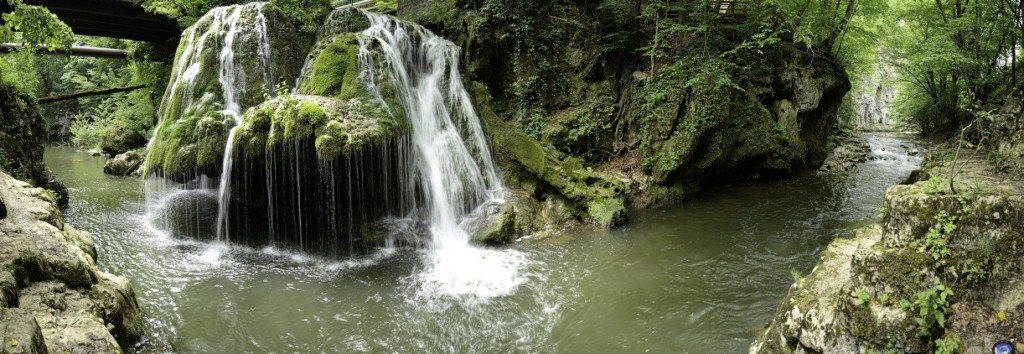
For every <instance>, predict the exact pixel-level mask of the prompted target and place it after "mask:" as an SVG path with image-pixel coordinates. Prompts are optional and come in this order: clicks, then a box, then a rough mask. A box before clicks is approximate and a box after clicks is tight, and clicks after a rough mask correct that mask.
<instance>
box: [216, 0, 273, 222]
mask: <svg viewBox="0 0 1024 354" xmlns="http://www.w3.org/2000/svg"><path fill="white" fill-rule="evenodd" d="M265 4H266V3H255V5H254V6H257V11H256V22H255V29H254V31H255V33H257V38H258V40H257V43H258V46H259V49H258V51H257V53H258V54H259V60H260V64H261V67H262V69H263V83H264V86H266V88H267V90H268V91H269V92H268V96H270V97H273V95H274V82H275V80H274V77H273V66H272V65H271V63H272V57H271V54H270V38H269V36H267V19H266V17H265V16H263V6H264V5H265ZM223 9H228V8H223ZM241 10H242V7H241V6H235V7H234V10H233V11H232V13H231V16H230V17H229V18H228V20H227V23H226V26H227V34H226V35H225V36H224V46H223V47H222V48H221V51H220V55H219V56H218V58H219V60H220V61H219V64H220V67H219V68H218V69H219V70H218V71H217V73H218V79H219V81H220V84H221V87H222V88H223V90H224V109H223V110H222V111H221V113H223V114H224V115H226V116H228V117H231V118H232V119H234V121H235V126H234V127H232V128H231V131H230V132H228V139H227V144H226V145H225V146H224V161H223V163H221V166H223V170H222V171H221V179H220V187H219V188H218V190H217V196H218V197H217V200H218V201H219V203H218V208H217V240H220V241H230V235H231V234H230V228H229V223H228V221H227V215H228V212H229V210H230V209H229V207H230V206H231V172H232V167H233V165H234V150H235V134H237V133H238V129H239V128H240V127H241V126H242V108H241V107H240V106H239V104H238V98H237V93H238V92H239V91H241V90H244V89H245V87H244V85H245V80H244V79H241V80H240V79H238V74H239V72H238V71H236V70H235V39H236V38H237V37H238V33H239V31H238V19H239V18H240V15H241ZM211 28H213V27H211Z"/></svg>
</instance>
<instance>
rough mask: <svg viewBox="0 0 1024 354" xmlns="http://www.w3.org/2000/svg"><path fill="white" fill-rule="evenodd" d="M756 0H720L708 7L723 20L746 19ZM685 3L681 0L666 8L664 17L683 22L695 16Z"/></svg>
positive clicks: (708, 9) (709, 10)
mask: <svg viewBox="0 0 1024 354" xmlns="http://www.w3.org/2000/svg"><path fill="white" fill-rule="evenodd" d="M755 1H757V0H719V1H718V2H717V5H716V4H715V3H712V5H711V6H709V7H708V8H707V11H708V12H710V13H714V14H715V15H717V17H718V18H719V19H721V20H744V19H746V18H747V16H748V15H750V14H751V13H752V12H753V11H754V10H753V8H752V6H751V5H752V3H754V2H755ZM684 3H685V2H683V1H681V2H680V3H679V4H676V6H670V7H669V8H668V9H666V10H665V13H664V17H665V18H666V19H669V20H675V21H677V22H683V21H684V20H686V19H687V18H690V17H693V16H695V15H694V14H692V13H689V11H690V10H688V9H687V8H686V6H685V5H684ZM697 16H699V15H697Z"/></svg>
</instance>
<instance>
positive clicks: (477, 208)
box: [147, 3, 525, 303]
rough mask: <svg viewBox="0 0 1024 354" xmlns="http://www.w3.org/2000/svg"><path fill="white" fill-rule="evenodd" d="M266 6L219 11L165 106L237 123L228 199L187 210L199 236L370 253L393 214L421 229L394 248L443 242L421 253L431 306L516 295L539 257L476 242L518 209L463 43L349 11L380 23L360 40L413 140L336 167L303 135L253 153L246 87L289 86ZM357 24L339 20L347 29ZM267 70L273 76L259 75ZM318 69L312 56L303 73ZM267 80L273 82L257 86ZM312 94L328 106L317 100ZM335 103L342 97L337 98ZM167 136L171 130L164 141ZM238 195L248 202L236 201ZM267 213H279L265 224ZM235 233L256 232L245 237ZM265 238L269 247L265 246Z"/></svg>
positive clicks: (194, 177)
mask: <svg viewBox="0 0 1024 354" xmlns="http://www.w3.org/2000/svg"><path fill="white" fill-rule="evenodd" d="M264 4H265V3H252V4H246V5H234V6H227V7H220V8H216V9H214V10H212V11H210V12H209V13H208V14H207V15H205V16H204V17H203V18H201V19H200V20H199V21H197V25H196V26H194V27H192V28H190V29H189V30H188V31H186V33H185V36H184V37H183V40H185V42H184V43H185V44H184V45H183V47H182V49H181V52H180V54H179V57H178V61H177V62H176V64H175V71H174V72H173V73H172V82H171V84H170V88H169V89H168V94H167V97H165V99H164V106H162V107H161V120H162V119H163V117H178V123H187V120H188V119H194V117H197V116H199V117H202V118H201V119H200V120H201V121H204V122H205V121H207V120H210V119H214V120H216V119H218V118H216V117H218V116H217V115H210V112H219V113H220V116H222V118H220V120H223V123H224V126H230V127H231V129H230V130H229V131H228V132H227V134H226V135H227V136H226V141H225V146H224V149H223V150H222V151H223V156H222V160H221V161H222V163H221V164H220V168H221V170H220V180H219V183H218V185H217V187H216V192H215V193H214V192H213V190H212V189H207V190H206V191H200V192H199V193H198V194H200V195H201V196H202V198H198V199H195V200H196V201H195V207H194V209H189V210H188V211H187V212H188V213H189V215H188V216H186V217H185V218H186V219H188V220H186V221H187V222H186V223H187V225H186V227H187V228H191V229H192V230H191V231H195V234H196V235H199V234H201V233H202V232H201V230H199V229H200V225H202V226H203V227H210V226H212V227H211V230H208V231H206V233H207V234H208V233H210V232H215V236H216V239H217V240H218V241H224V242H242V243H248V244H250V245H253V244H254V243H255V245H259V246H264V245H268V242H269V245H271V246H273V245H275V244H276V243H278V242H279V241H280V243H281V245H284V246H296V248H297V249H299V250H302V251H313V252H322V253H327V254H345V253H346V252H347V254H348V255H355V254H356V251H357V249H356V248H357V247H363V246H360V245H357V243H359V242H366V241H365V237H372V236H373V235H370V234H367V230H369V228H372V227H376V226H374V223H375V222H376V221H378V220H379V219H380V218H382V217H383V218H385V219H387V220H384V221H382V223H384V224H388V222H389V221H388V220H394V221H398V224H401V223H405V222H406V221H411V222H410V223H408V224H406V225H399V226H398V227H399V228H400V229H401V230H398V231H395V233H394V234H391V235H390V237H386V238H385V239H384V240H383V241H384V242H385V243H386V244H388V245H391V244H394V243H395V242H403V241H405V240H412V241H413V242H415V243H414V244H419V243H418V242H416V241H417V240H419V239H420V237H417V236H426V237H424V238H427V239H429V241H428V242H427V245H429V246H428V247H426V248H425V249H423V250H421V252H420V254H422V255H423V257H424V263H425V264H426V267H425V268H426V269H424V270H423V271H419V272H416V274H415V275H413V276H411V277H409V278H407V279H406V281H405V283H406V284H410V285H411V286H412V287H413V290H414V291H413V292H412V293H415V294H417V295H416V296H420V297H423V298H424V299H427V300H436V299H440V298H453V297H454V298H459V299H466V298H469V299H483V300H486V299H489V298H491V297H495V296H501V295H505V294H510V293H511V292H513V291H514V290H515V288H516V287H517V286H518V285H519V284H520V283H522V278H521V277H520V275H519V274H518V270H519V269H520V268H522V266H523V265H524V263H525V259H524V256H523V255H522V254H521V253H519V252H517V251H513V250H503V251H497V250H487V249H481V248H477V247H473V246H471V245H470V235H471V232H473V230H474V228H475V227H479V225H480V223H479V221H480V220H482V219H483V218H484V217H485V215H484V214H486V210H489V209H492V208H490V206H492V205H494V204H499V203H503V202H504V201H503V200H502V197H503V195H502V194H503V189H504V187H503V186H502V184H501V181H500V179H499V178H498V175H497V172H496V168H495V166H494V162H493V160H492V158H491V152H490V149H489V147H488V146H487V143H486V139H485V137H484V134H483V130H482V127H481V124H480V120H479V117H478V116H477V114H476V111H475V109H474V108H473V105H472V102H471V100H470V97H469V94H468V93H467V92H466V90H465V87H464V86H463V81H462V77H461V75H460V73H459V58H460V54H461V53H460V49H459V47H458V46H456V45H454V44H453V43H451V42H448V41H446V40H444V39H442V38H440V37H438V36H436V35H434V34H433V33H431V32H430V31H429V30H426V29H425V28H423V27H421V26H418V25H415V24H412V23H405V22H402V21H400V20H398V19H396V18H394V17H391V16H387V15H382V14H376V13H370V12H361V11H359V12H357V11H354V10H348V11H349V12H348V14H347V15H345V16H349V15H362V16H365V17H366V18H367V19H368V20H369V26H368V27H367V28H365V29H364V30H362V31H361V32H359V33H357V34H356V36H355V38H356V39H357V40H358V42H359V52H358V66H359V78H360V80H361V81H362V83H364V84H365V88H366V91H365V92H366V93H368V98H369V101H377V102H376V103H379V104H380V108H382V109H383V110H384V111H386V112H387V114H396V113H399V112H393V110H392V108H393V107H392V106H389V105H388V104H387V103H386V102H394V101H386V100H385V97H383V95H382V92H386V93H387V94H388V96H387V100H395V101H397V103H398V104H400V105H401V106H402V109H401V113H404V115H403V117H402V118H404V119H405V122H406V124H405V126H406V127H408V129H407V130H406V131H405V133H404V135H402V136H398V137H394V138H387V139H385V140H382V141H379V142H375V143H371V144H367V145H364V146H362V147H360V148H359V149H355V150H352V151H349V152H347V153H346V154H344V155H342V156H340V157H338V158H337V159H332V160H319V161H316V162H314V160H313V159H312V158H315V157H313V155H311V154H312V153H316V151H315V150H314V149H313V146H312V145H311V144H310V143H311V141H298V140H296V141H290V142H288V143H287V144H283V145H278V146H276V147H273V148H271V145H269V144H268V145H266V147H265V149H266V150H264V151H260V152H259V153H262V156H260V155H259V154H257V153H256V152H254V151H247V149H248V148H247V147H243V148H240V149H237V150H236V149H235V140H236V135H240V134H242V133H241V132H240V131H241V128H242V127H243V126H244V125H245V124H243V123H244V122H243V121H242V116H243V114H242V113H243V112H244V110H245V109H247V108H249V107H248V106H250V105H253V104H254V103H253V102H252V99H251V96H252V92H250V91H252V90H251V89H250V90H248V91H247V90H246V86H247V85H249V86H252V85H259V84H261V83H262V84H264V85H265V87H266V89H267V90H266V91H267V96H271V97H272V96H273V95H274V93H275V92H274V89H273V88H274V83H275V82H277V81H276V77H275V74H274V72H273V68H274V66H273V63H272V62H273V60H272V59H273V58H272V57H271V53H272V51H271V48H270V45H269V38H268V37H269V36H268V34H267V31H268V26H267V20H266V18H265V17H264V13H263V6H264ZM332 18H334V17H333V15H332ZM346 18H347V17H345V18H343V17H340V16H339V17H338V18H336V19H335V20H341V22H338V23H344V19H346ZM331 21H332V20H330V19H329V20H328V22H329V24H328V26H325V28H328V27H329V26H330V22H331ZM353 23H358V22H353ZM199 28H202V29H199ZM331 31H332V30H329V29H328V30H325V32H324V36H325V38H327V39H325V40H329V38H332V36H333V35H336V34H333V35H332V34H331V33H330V32H331ZM278 49H279V48H275V49H274V50H275V51H276V50H278ZM275 53H276V52H275ZM204 58H205V59H204ZM312 58H316V56H313V57H312ZM254 59H256V60H258V62H255V63H254ZM204 65H205V67H204ZM254 65H255V66H257V67H256V69H257V70H262V72H259V71H253V70H250V69H251V68H253V67H254ZM310 65H311V62H310V61H309V59H307V62H306V63H305V66H304V68H303V71H304V72H305V71H306V70H307V69H308V68H309V67H310ZM247 74H248V75H249V76H250V77H249V78H247V77H246V75H247ZM261 74H262V79H263V80H262V82H261V81H260V80H259V79H256V80H252V79H253V78H256V76H258V75H261ZM211 76H212V79H214V80H215V82H216V83H217V85H216V86H215V88H214V89H213V90H212V91H201V90H210V87H211V86H210V85H209V84H197V81H203V80H206V81H204V82H209V78H211ZM299 77H300V78H299V80H298V81H297V82H296V86H297V87H302V84H303V82H302V80H303V78H304V77H305V75H300V76H299ZM247 83H248V84H247ZM382 87H387V90H384V89H382ZM293 93H295V94H297V92H293ZM299 99H303V100H317V98H315V97H312V96H306V97H300V98H299ZM321 99H324V100H328V101H325V102H329V100H330V99H333V98H326V97H321ZM357 99H358V98H357ZM360 104H374V102H363V103H360ZM211 117H213V118H211ZM218 121H219V120H218ZM214 123H216V121H215V122H214ZM187 124H195V123H187ZM169 126H173V124H169ZM164 128H166V127H164ZM158 129H159V128H158ZM156 135H159V130H158V131H157V134H155V136H154V140H155V139H156ZM388 139H390V140H388ZM218 145H219V143H218ZM236 155H237V156H236ZM253 157H257V158H256V159H253ZM236 159H237V161H236ZM236 169H237V170H238V171H235V170H236ZM207 172H209V171H208V170H203V171H192V172H189V173H186V174H185V175H184V176H180V175H179V176H177V177H176V178H177V179H176V180H179V181H192V182H183V183H186V185H185V186H184V188H186V189H194V188H211V187H212V186H209V184H208V183H209V181H211V180H208V179H206V178H205V177H203V175H204V174H205V173H207ZM336 175H337V176H336ZM155 181H156V180H155ZM195 181H201V182H202V183H198V182H195ZM147 183H148V182H147ZM232 183H235V186H232ZM158 186H159V187H160V188H165V189H167V187H174V188H175V189H177V188H178V187H175V186H172V185H170V184H160V185H158ZM233 187H234V189H235V190H233ZM158 192H160V194H162V195H179V196H180V195H183V194H185V193H177V194H176V193H167V192H168V191H167V190H159V191H158ZM149 193H150V191H149V188H148V187H147V194H149ZM233 194H234V197H235V198H244V199H245V201H246V203H243V204H239V205H237V206H234V207H233V206H232V196H233ZM203 198H205V199H203ZM147 199H149V200H159V199H158V198H150V197H147ZM213 200H216V208H217V213H216V220H215V221H214V220H209V218H212V216H213V215H209V214H207V213H203V212H200V203H203V205H204V206H205V205H211V204H212V203H213ZM239 200H242V199H239ZM261 208H262V209H261ZM233 209H237V210H233ZM162 210H163V211H167V210H169V209H167V208H163V209H162ZM204 210H209V209H204ZM156 212H161V210H156ZM253 213H256V214H253ZM165 214H167V213H165ZM210 214H212V213H210ZM253 215H266V216H267V217H266V220H253V219H252V216H253ZM164 217H165V218H168V216H166V215H165V216H164ZM170 217H171V218H173V217H174V216H170ZM403 217H404V218H403ZM240 218H241V219H240ZM179 219H180V216H179ZM235 222H241V223H239V224H233V223H235ZM211 224H213V225H211ZM168 226H170V225H168ZM420 226H425V227H422V228H421V227H420ZM386 227H387V226H385V228H386ZM173 228H174V227H168V228H167V229H173ZM369 232H373V231H369ZM172 233H174V232H173V231H172ZM233 233H239V234H245V235H246V237H243V238H240V239H239V240H232V234H233ZM261 235H263V236H261ZM296 236H297V237H296ZM261 237H266V238H264V239H263V240H266V241H267V242H262V241H260V238H261ZM363 244H364V245H365V244H372V242H368V243H363ZM470 303H473V301H470Z"/></svg>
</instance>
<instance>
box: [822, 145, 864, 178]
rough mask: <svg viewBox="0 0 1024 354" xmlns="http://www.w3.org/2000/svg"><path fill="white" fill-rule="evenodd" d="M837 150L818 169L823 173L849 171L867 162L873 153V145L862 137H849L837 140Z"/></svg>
mask: <svg viewBox="0 0 1024 354" xmlns="http://www.w3.org/2000/svg"><path fill="white" fill-rule="evenodd" d="M836 145H837V146H836V148H835V149H833V150H832V152H831V153H830V154H829V155H828V157H827V158H825V162H823V163H822V164H821V167H818V171H821V172H838V171H849V170H850V169H852V168H854V167H855V166H857V164H859V163H862V162H864V161H867V156H868V154H870V153H871V145H869V144H868V141H867V139H864V138H863V137H860V136H848V137H842V138H839V139H836Z"/></svg>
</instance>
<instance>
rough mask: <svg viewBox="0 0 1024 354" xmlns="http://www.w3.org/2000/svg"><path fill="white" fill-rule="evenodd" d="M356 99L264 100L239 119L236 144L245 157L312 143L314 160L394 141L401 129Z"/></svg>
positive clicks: (291, 98)
mask: <svg viewBox="0 0 1024 354" xmlns="http://www.w3.org/2000/svg"><path fill="white" fill-rule="evenodd" d="M367 106H371V105H367V104H365V103H363V102H362V101H360V100H348V101H341V100H337V99H331V98H326V97H318V96H294V97H292V96H284V97H278V98H276V99H273V100H270V101H267V102H265V103H263V104H261V105H259V106H257V107H255V108H253V109H252V110H250V111H249V112H247V113H246V114H245V115H244V116H243V117H242V121H243V123H242V124H243V125H242V128H241V129H239V132H238V133H237V135H236V144H237V145H239V146H241V148H242V149H244V150H245V151H246V152H247V154H248V155H249V156H258V155H260V154H262V153H263V152H264V151H265V150H267V149H273V148H275V147H276V146H278V145H280V144H283V143H286V142H293V141H302V140H308V139H311V138H312V139H314V145H315V147H316V151H317V156H318V157H320V158H321V159H333V158H335V157H337V156H338V155H339V154H342V153H346V152H349V151H353V150H355V149H360V148H362V147H364V146H367V145H368V144H372V143H376V142H379V141H380V140H381V139H387V138H394V137H397V136H399V135H401V134H402V133H403V132H404V128H405V127H404V126H403V125H400V124H398V123H397V122H396V118H394V117H391V116H390V115H388V114H387V113H385V112H384V111H383V110H381V109H379V108H376V109H375V108H369V107H367Z"/></svg>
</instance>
